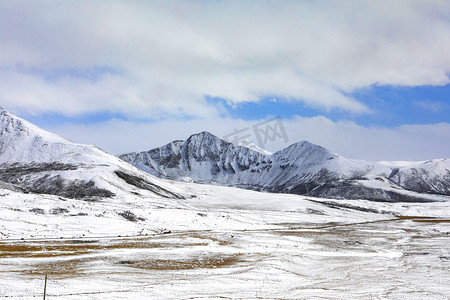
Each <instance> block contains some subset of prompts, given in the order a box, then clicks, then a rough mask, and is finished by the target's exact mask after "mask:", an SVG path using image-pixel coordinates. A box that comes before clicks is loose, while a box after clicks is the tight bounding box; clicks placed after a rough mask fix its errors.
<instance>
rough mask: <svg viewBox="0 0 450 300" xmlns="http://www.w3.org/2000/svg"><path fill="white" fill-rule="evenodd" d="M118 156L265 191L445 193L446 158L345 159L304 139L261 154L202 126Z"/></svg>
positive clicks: (427, 197)
mask: <svg viewBox="0 0 450 300" xmlns="http://www.w3.org/2000/svg"><path fill="white" fill-rule="evenodd" d="M119 157H120V158H121V159H123V160H124V161H127V162H129V163H131V164H133V165H135V166H136V167H137V168H140V169H141V170H144V171H146V172H148V173H150V174H153V175H156V176H159V177H162V178H170V179H176V180H183V181H194V182H199V183H213V184H219V185H225V186H236V187H241V188H247V189H253V190H261V191H269V192H282V193H293V194H300V195H311V196H316V197H331V198H347V199H369V200H374V201H395V202H398V201H408V202H423V201H427V202H428V201H436V200H439V199H441V200H443V199H444V198H436V197H435V196H432V195H431V194H439V195H450V180H449V179H450V171H449V170H450V166H449V163H448V160H434V161H430V162H425V163H422V164H409V165H408V164H407V166H406V167H398V166H397V165H394V166H389V165H387V164H386V163H383V164H381V163H375V162H366V161H361V160H352V159H347V158H344V157H342V156H340V155H337V154H335V153H332V152H330V151H329V150H327V149H325V148H323V147H321V146H317V145H314V144H311V143H309V142H307V141H302V142H299V143H295V144H293V145H290V146H289V147H287V148H285V149H283V150H280V151H278V152H276V153H274V154H272V155H266V154H263V153H261V152H258V151H253V150H251V149H248V148H246V147H243V146H235V145H233V144H231V143H228V142H226V141H224V140H222V139H220V138H218V137H216V136H214V135H212V134H210V133H208V132H202V133H199V134H195V135H192V136H190V137H189V138H188V139H187V140H186V141H180V140H178V141H174V142H172V143H169V144H167V145H165V146H163V147H160V148H156V149H152V150H150V151H144V152H140V153H136V152H134V153H128V154H123V155H121V156H119Z"/></svg>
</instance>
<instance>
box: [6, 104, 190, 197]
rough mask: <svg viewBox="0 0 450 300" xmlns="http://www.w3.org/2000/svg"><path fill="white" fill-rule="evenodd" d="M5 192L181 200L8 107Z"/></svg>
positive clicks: (130, 168) (162, 186) (139, 173)
mask: <svg viewBox="0 0 450 300" xmlns="http://www.w3.org/2000/svg"><path fill="white" fill-rule="evenodd" d="M0 188H3V189H9V190H14V191H22V192H33V193H41V194H53V195H59V196H63V197H67V198H76V199H85V200H98V199H101V198H105V197H113V196H126V195H129V194H134V195H136V194H137V195H140V194H146V196H150V197H155V196H157V197H161V196H162V197H167V198H181V197H182V195H181V194H180V193H179V191H177V190H176V189H177V188H176V187H173V186H172V185H170V184H169V183H167V182H165V181H163V180H161V179H158V178H155V177H153V176H150V175H148V174H147V173H145V172H142V171H140V170H138V169H136V168H135V167H133V166H131V165H129V164H128V163H125V162H124V161H122V160H120V159H118V158H117V157H115V156H113V155H110V154H108V153H106V152H104V151H102V150H101V149H99V148H97V147H95V146H92V145H82V144H76V143H73V142H71V141H69V140H66V139H64V138H62V137H60V136H57V135H55V134H52V133H50V132H47V131H45V130H43V129H41V128H39V127H37V126H35V125H33V124H31V123H29V122H27V121H25V120H23V119H21V118H18V117H17V116H15V115H13V114H11V113H10V112H8V111H7V110H5V109H3V108H0ZM173 189H175V191H174V190H173Z"/></svg>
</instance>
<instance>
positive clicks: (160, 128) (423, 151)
mask: <svg viewBox="0 0 450 300" xmlns="http://www.w3.org/2000/svg"><path fill="white" fill-rule="evenodd" d="M260 121H264V120H258V121H244V120H236V119H229V118H221V119H218V118H214V119H196V120H184V121H183V120H176V119H172V120H165V121H160V122H152V123H138V122H131V121H123V120H117V119H116V120H109V121H106V122H103V123H97V124H90V125H79V124H65V125H63V126H59V127H52V128H47V129H48V130H50V131H53V132H55V133H58V134H60V135H62V136H64V137H67V138H69V139H71V140H73V141H76V142H81V143H89V144H96V145H97V146H99V147H101V148H102V149H104V150H106V151H108V152H111V153H114V154H121V153H126V152H132V151H143V150H150V149H152V148H156V147H159V146H162V145H164V144H166V143H169V142H171V141H173V140H176V139H182V140H184V139H187V138H188V137H189V136H190V135H191V134H193V133H198V132H201V131H204V130H207V131H210V132H211V133H213V134H215V135H217V136H219V137H223V136H225V135H227V134H230V133H233V131H234V129H238V130H241V129H246V128H248V130H247V131H246V132H245V134H248V133H252V132H251V130H252V128H251V126H252V125H255V124H257V123H258V122H260ZM283 124H284V127H285V129H286V132H287V136H288V138H289V142H288V143H285V142H284V140H283V139H281V138H278V139H275V140H274V142H269V143H268V144H267V145H265V146H266V149H268V150H270V151H277V150H280V149H282V148H285V147H287V146H288V145H289V144H291V143H295V142H299V141H302V140H308V141H310V142H312V143H315V144H318V145H321V146H324V147H326V148H328V149H330V150H331V151H333V152H336V153H339V154H341V155H343V156H345V157H348V158H355V159H366V160H372V161H380V160H427V159H432V158H445V157H450V150H449V149H450V124H448V123H439V124H432V125H403V126H400V127H396V128H385V127H364V126H360V125H357V124H355V123H353V122H348V121H340V122H333V121H331V120H329V119H327V118H325V117H322V116H319V117H313V118H303V117H299V116H297V117H295V118H293V119H285V120H283ZM252 137H253V138H254V135H252ZM253 141H254V142H257V141H256V140H255V139H253Z"/></svg>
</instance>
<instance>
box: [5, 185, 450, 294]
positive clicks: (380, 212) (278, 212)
mask: <svg viewBox="0 0 450 300" xmlns="http://www.w3.org/2000/svg"><path fill="white" fill-rule="evenodd" d="M172 184H173V185H175V186H176V188H177V189H179V190H184V191H186V192H187V193H188V194H189V193H191V194H192V195H197V196H196V197H191V198H186V199H166V198H161V197H159V198H158V197H153V198H152V197H148V196H146V197H140V196H137V195H136V196H135V197H131V196H129V195H126V196H123V197H120V196H117V197H114V198H111V199H105V200H104V201H83V200H73V199H66V198H62V197H59V196H52V195H36V194H22V193H16V192H12V191H9V190H0V197H1V199H2V201H1V204H0V205H1V206H0V238H1V239H0V278H1V279H0V298H5V299H32V298H42V295H43V285H44V276H45V274H48V284H47V297H48V299H449V297H450V236H449V235H450V229H449V222H450V209H449V204H448V202H435V203H418V204H412V203H376V202H370V201H363V200H361V201H359V200H347V201H344V200H339V201H337V200H331V199H328V200H327V199H316V198H306V197H303V196H297V195H286V194H269V193H261V192H254V191H247V190H241V189H236V188H227V187H219V186H209V185H198V184H192V183H191V184H187V183H176V182H173V183H172ZM127 211H129V213H128V212H127ZM127 218H128V219H127Z"/></svg>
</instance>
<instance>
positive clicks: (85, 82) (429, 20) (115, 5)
mask: <svg viewBox="0 0 450 300" xmlns="http://www.w3.org/2000/svg"><path fill="white" fill-rule="evenodd" d="M449 53H450V2H449V1H445V0H443V1H438V0H437V1H414V0H408V1H406V0H405V1H402V0H396V1H388V2H387V1H350V0H349V1H309V0H305V1H287V0H286V1H270V0H266V1H263V0H261V1H200V0H199V1H114V0H108V1H100V0H99V1H70V0H67V1H56V0H55V1H50V0H48V1H21V0H12V1H0V106H2V107H4V108H6V109H8V110H10V111H11V112H13V113H15V114H16V115H18V116H20V117H22V118H25V119H27V120H29V121H31V122H33V123H35V124H36V125H38V126H40V127H42V128H45V129H47V130H50V131H53V132H55V133H58V134H60V135H62V136H64V137H67V138H69V139H71V140H73V141H76V142H80V143H89V144H95V145H97V146H99V147H101V148H103V149H104V150H106V151H109V152H111V153H113V154H120V153H125V152H129V151H136V150H146V149H151V148H154V147H157V146H160V145H163V144H165V143H168V142H170V141H171V140H174V139H186V138H187V137H188V136H189V135H191V134H193V133H197V132H200V131H204V130H206V131H210V132H212V133H214V134H216V135H218V136H220V137H223V136H225V135H229V134H230V133H233V132H235V130H238V131H239V132H242V133H245V134H246V135H251V137H250V139H253V140H254V138H255V133H256V131H255V128H256V127H255V126H259V128H263V130H264V128H266V129H267V124H269V125H270V124H272V125H270V126H274V124H278V123H273V122H275V121H270V120H272V119H273V118H274V117H279V118H280V119H281V120H282V125H283V128H284V130H285V133H286V135H285V136H287V137H288V141H286V139H283V138H281V137H278V138H277V136H274V140H273V141H271V140H270V139H269V142H268V143H267V144H264V145H263V146H264V147H265V148H267V149H268V150H270V151H276V150H279V149H281V148H283V147H286V146H287V145H288V144H290V143H294V142H298V141H301V140H309V141H310V142H313V143H316V144H320V145H322V146H325V147H327V148H329V149H330V150H332V151H334V152H337V153H339V154H341V155H343V156H346V157H349V158H358V159H368V160H426V159H431V158H440V157H450V99H449V97H450V79H449V74H450V55H449ZM268 120H269V123H263V122H265V121H268ZM270 122H272V123H270ZM254 125H255V126H254ZM264 126H266V127H264ZM271 128H272V129H274V128H275V129H278V130H279V129H280V128H281V127H280V126H278V127H271ZM261 132H262V131H261ZM266 132H267V130H266ZM254 141H255V140H254ZM255 142H256V141H255Z"/></svg>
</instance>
